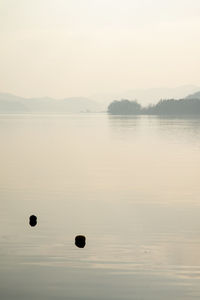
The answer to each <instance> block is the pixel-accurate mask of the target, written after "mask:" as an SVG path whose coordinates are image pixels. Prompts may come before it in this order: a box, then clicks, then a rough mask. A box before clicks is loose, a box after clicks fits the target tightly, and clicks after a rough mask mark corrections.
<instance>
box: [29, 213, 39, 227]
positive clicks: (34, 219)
mask: <svg viewBox="0 0 200 300" xmlns="http://www.w3.org/2000/svg"><path fill="white" fill-rule="evenodd" d="M29 224H30V226H32V227H34V226H36V225H37V217H36V216H34V215H32V216H30V218H29Z"/></svg>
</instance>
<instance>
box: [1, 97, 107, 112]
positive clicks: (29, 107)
mask: <svg viewBox="0 0 200 300" xmlns="http://www.w3.org/2000/svg"><path fill="white" fill-rule="evenodd" d="M102 109H104V107H103V106H102V105H101V103H98V102H96V101H94V100H91V99H89V98H86V97H71V98H64V99H54V98H50V97H43V98H24V97H19V96H15V95H12V94H6V93H0V113H80V112H98V111H101V110H102ZM104 110H105V109H104Z"/></svg>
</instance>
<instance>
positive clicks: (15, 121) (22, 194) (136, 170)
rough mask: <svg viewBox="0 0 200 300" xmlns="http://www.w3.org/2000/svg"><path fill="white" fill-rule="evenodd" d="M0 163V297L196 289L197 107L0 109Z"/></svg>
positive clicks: (184, 295) (190, 293)
mask: <svg viewBox="0 0 200 300" xmlns="http://www.w3.org/2000/svg"><path fill="white" fill-rule="evenodd" d="M0 166H1V169H0V204H1V205H0V299H2V300H10V299H15V300H18V299H19V300H25V299H26V300H27V299H37V300H38V299H39V300H40V299H41V300H46V299H70V300H71V299H72V300H75V299H76V300H79V299H85V300H86V299H87V300H90V299H91V300H96V299H98V300H104V299H106V300H110V299H116V300H123V299H125V300H128V299H131V300H132V299H137V300H139V299H140V300H143V299H145V300H146V299H152V300H157V299H159V300H161V299H162V300H165V299H176V300H177V299H181V300H182V299H187V300H189V299H199V298H200V284H199V282H200V184H199V178H200V119H198V118H175V117H174V118H166V117H165V118H161V117H148V116H138V117H130V116H123V117H120V116H108V115H106V114H79V115H1V116H0ZM31 214H36V215H37V216H38V225H37V226H36V227H34V228H31V227H30V226H29V224H28V221H29V220H28V218H29V216H30V215H31ZM77 234H84V235H85V236H86V238H87V241H86V242H87V244H86V247H85V248H84V249H79V248H77V247H76V246H75V245H74V238H75V236H76V235H77Z"/></svg>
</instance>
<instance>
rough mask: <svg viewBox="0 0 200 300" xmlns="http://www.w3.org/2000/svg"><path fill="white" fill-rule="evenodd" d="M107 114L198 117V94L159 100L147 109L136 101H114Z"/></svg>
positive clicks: (199, 108)
mask: <svg viewBox="0 0 200 300" xmlns="http://www.w3.org/2000/svg"><path fill="white" fill-rule="evenodd" d="M108 113H109V114H113V115H200V92H197V93H195V94H193V95H189V96H188V97H186V98H184V99H179V100H175V99H166V100H160V101H159V102H158V103H157V104H152V105H149V106H147V107H143V106H142V105H141V104H139V103H138V102H137V101H136V100H134V101H130V100H127V99H122V100H120V101H117V100H115V101H113V102H112V103H110V104H109V106H108Z"/></svg>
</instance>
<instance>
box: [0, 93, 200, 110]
mask: <svg viewBox="0 0 200 300" xmlns="http://www.w3.org/2000/svg"><path fill="white" fill-rule="evenodd" d="M186 89H187V90H189V89H191V90H192V89H193V88H189V87H182V88H180V89H171V90H168V91H167V93H168V97H165V99H169V100H160V101H159V99H162V97H159V98H158V95H162V94H164V95H166V94H165V93H166V90H165V89H154V90H152V89H150V90H144V91H143V93H142V90H141V91H140V92H139V93H138V91H137V90H134V91H132V95H135V97H134V96H133V97H131V95H130V98H132V99H139V102H140V103H142V104H139V103H138V102H137V101H136V100H135V101H131V100H124V99H123V97H120V96H119V95H118V96H117V97H116V98H115V97H113V96H110V100H109V101H108V99H107V100H106V99H105V98H106V97H105V98H104V96H105V95H104V96H103V95H102V96H101V97H102V98H101V99H102V100H101V101H99V100H94V99H93V98H92V99H90V98H86V97H71V98H64V99H54V98H51V97H40V98H25V97H19V96H15V95H12V94H8V93H0V113H3V114H7V113H8V114H9V113H11V114H13V113H14V114H17V113H23V114H24V113H47V114H48V113H61V114H62V113H90V112H91V113H100V112H105V113H106V112H108V113H109V114H119V115H123V114H125V115H132V114H133V115H134V114H152V115H153V114H155V115H157V114H165V115H171V114H174V115H175V114H176V115H181V114H182V115H183V114H190V115H194V114H195V115H197V114H200V91H199V92H195V93H194V92H192V93H191V94H190V95H189V96H187V97H186V98H184V97H181V96H180V94H183V93H184V92H186ZM177 91H178V92H179V97H180V98H178V99H181V100H175V99H174V97H170V94H172V93H174V94H176V93H177ZM187 94H189V93H186V94H185V95H187ZM124 95H126V93H124ZM147 95H149V98H148V99H149V102H148V103H147V102H146V101H147V100H148V99H147V98H145V97H147ZM137 96H138V97H137ZM153 96H154V97H153ZM143 97H144V98H143ZM130 98H129V97H127V98H126V99H130ZM112 99H118V100H115V101H112ZM120 99H122V100H120ZM150 99H153V101H152V102H153V103H154V104H151V105H149V103H151V102H150ZM156 101H158V102H157V104H155V103H156Z"/></svg>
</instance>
